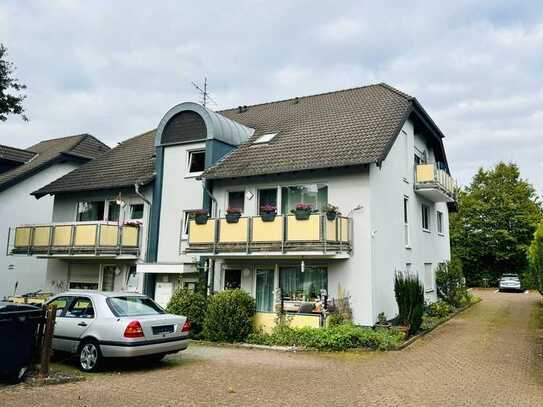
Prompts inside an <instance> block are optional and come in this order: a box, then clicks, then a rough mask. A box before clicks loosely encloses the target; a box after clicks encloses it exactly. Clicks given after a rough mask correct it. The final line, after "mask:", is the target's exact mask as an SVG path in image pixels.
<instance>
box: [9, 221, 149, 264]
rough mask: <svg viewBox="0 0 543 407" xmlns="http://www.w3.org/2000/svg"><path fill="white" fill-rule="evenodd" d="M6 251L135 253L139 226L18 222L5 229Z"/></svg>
mask: <svg viewBox="0 0 543 407" xmlns="http://www.w3.org/2000/svg"><path fill="white" fill-rule="evenodd" d="M8 236H9V239H8V242H9V243H8V253H9V254H25V255H30V256H31V255H56V254H60V255H77V254H87V255H101V254H110V255H111V254H114V255H121V254H132V255H139V251H140V226H139V225H138V224H118V223H117V222H73V223H51V224H40V225H20V226H16V227H13V228H10V229H9V232H8Z"/></svg>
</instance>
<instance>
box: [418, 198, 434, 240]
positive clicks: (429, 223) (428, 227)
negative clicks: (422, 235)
mask: <svg viewBox="0 0 543 407" xmlns="http://www.w3.org/2000/svg"><path fill="white" fill-rule="evenodd" d="M424 208H426V211H427V212H426V214H427V216H426V223H427V225H426V226H427V227H426V228H425V227H424V223H425V222H424V219H425V217H424ZM420 215H421V225H422V230H423V231H424V232H427V233H431V231H430V228H431V226H432V224H431V221H430V206H428V205H426V204H421V210H420Z"/></svg>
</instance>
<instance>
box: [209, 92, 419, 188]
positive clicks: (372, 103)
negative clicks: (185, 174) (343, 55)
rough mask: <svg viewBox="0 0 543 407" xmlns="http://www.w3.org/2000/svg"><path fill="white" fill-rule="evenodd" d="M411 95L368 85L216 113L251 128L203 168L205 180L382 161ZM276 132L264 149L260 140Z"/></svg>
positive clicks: (399, 125) (400, 124)
mask: <svg viewBox="0 0 543 407" xmlns="http://www.w3.org/2000/svg"><path fill="white" fill-rule="evenodd" d="M412 100H414V99H413V98H412V97H411V96H409V95H407V94H405V93H403V92H400V91H398V90H396V89H394V88H392V87H390V86H388V85H386V84H378V85H370V86H365V87H360V88H353V89H346V90H341V91H336V92H330V93H323V94H319V95H313V96H305V97H300V98H294V99H288V100H283V101H279V102H272V103H264V104H259V105H254V106H248V109H247V110H246V111H244V112H242V113H240V112H239V109H230V110H224V111H221V112H219V113H221V114H223V115H225V116H226V117H228V118H230V119H232V120H235V121H237V122H240V123H242V124H244V125H246V126H249V127H252V128H254V129H255V130H256V131H255V134H254V135H253V136H252V137H251V138H250V139H249V140H248V142H247V143H245V144H243V145H241V146H240V147H239V148H238V149H237V150H235V151H233V152H232V153H231V154H229V155H228V156H226V157H225V158H224V159H223V160H221V161H219V162H218V163H217V164H216V165H214V166H213V167H211V168H209V169H207V170H206V171H205V173H204V177H205V178H208V179H214V178H234V177H244V176H254V175H264V174H274V173H282V172H291V171H300V170H308V169H317V168H331V167H343V166H351V165H360V164H367V163H371V162H379V161H382V160H384V158H385V157H386V154H387V153H388V149H389V148H390V146H391V145H392V143H393V141H394V139H395V137H396V136H397V134H398V132H399V130H400V127H401V126H402V124H403V122H404V120H405V119H406V118H407V115H409V113H410V111H411V101H412ZM267 133H278V134H277V136H276V137H275V138H274V139H273V140H272V141H271V142H270V143H267V144H256V145H255V144H252V142H253V141H254V140H256V139H257V138H258V137H259V136H261V135H263V134H267Z"/></svg>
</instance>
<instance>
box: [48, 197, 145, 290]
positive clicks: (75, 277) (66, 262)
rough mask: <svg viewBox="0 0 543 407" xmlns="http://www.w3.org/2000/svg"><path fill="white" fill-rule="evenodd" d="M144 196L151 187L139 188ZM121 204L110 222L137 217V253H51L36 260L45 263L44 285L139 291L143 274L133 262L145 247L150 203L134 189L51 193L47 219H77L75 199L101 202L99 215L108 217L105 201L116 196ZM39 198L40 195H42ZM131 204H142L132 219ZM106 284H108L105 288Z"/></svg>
mask: <svg viewBox="0 0 543 407" xmlns="http://www.w3.org/2000/svg"><path fill="white" fill-rule="evenodd" d="M141 192H142V193H143V195H144V197H145V199H146V200H148V201H150V199H151V195H152V188H151V187H148V188H145V189H142V191H141ZM119 193H120V194H121V195H120V198H121V201H122V205H121V208H120V214H119V219H118V221H115V222H113V223H118V224H123V223H125V222H133V221H138V222H139V223H140V232H139V233H140V253H139V255H133V254H130V255H129V254H126V255H123V254H121V255H94V254H92V253H90V254H86V255H80V254H73V255H52V256H49V257H47V258H46V259H38V260H37V261H39V262H42V263H43V264H45V263H46V264H47V272H46V273H44V275H46V279H45V287H46V288H47V290H49V291H52V292H60V291H64V290H68V289H71V288H72V289H78V288H79V286H78V285H82V284H96V285H97V287H96V289H98V290H114V291H125V290H127V291H142V288H143V276H142V275H141V274H136V273H135V272H136V264H138V263H141V262H143V260H144V257H145V248H146V247H147V233H148V219H149V211H150V207H149V204H148V203H147V202H145V201H144V200H143V198H141V197H140V196H138V195H137V194H136V193H135V192H134V190H133V189H132V190H130V189H122V190H119V191H95V192H88V193H71V194H62V195H57V196H55V200H54V207H53V215H52V219H51V218H50V219H49V221H48V222H47V223H49V222H51V220H52V222H53V223H73V222H77V220H78V219H77V208H78V203H79V202H98V201H99V202H104V215H103V219H99V221H106V220H107V219H108V211H109V208H108V206H109V203H110V202H112V203H115V202H116V201H117V199H118V198H119ZM42 199H43V198H42ZM132 205H143V217H142V218H141V219H132V213H131V208H132ZM106 287H108V288H107V289H106Z"/></svg>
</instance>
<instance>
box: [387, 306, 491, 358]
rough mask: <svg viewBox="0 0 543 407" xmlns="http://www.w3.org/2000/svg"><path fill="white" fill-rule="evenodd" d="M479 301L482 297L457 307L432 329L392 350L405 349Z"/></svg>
mask: <svg viewBox="0 0 543 407" xmlns="http://www.w3.org/2000/svg"><path fill="white" fill-rule="evenodd" d="M479 302H481V299H480V298H478V299H477V300H475V301H473V302H471V303H469V304H468V305H465V306H463V307H462V308H459V309H457V310H456V311H454V312H453V313H452V314H450V315H449V316H447V317H446V318H444V319H442V320H441V321H439V322H438V323H437V324H435V325H434V326H433V327H431V328H430V329H428V330H426V331H423V332H421V333H419V334H418V335H415V336H412V337H411V338H409V339H408V340H407V341H405V342H404V343H402V344H401V345H400V346H398V347H397V348H395V349H391V351H400V350H403V349H405V348H407V347H408V346H409V345H411V344H412V343H413V342H416V341H417V340H418V339H420V338H422V337H423V336H425V335H428V334H429V333H430V332H432V331H433V330H434V329H436V328H438V327H440V326H441V325H443V324H444V323H445V322H449V321H450V320H451V319H453V318H454V317H455V316H457V315H458V314H460V313H462V312H464V311H465V310H467V309H468V308H471V307H472V306H474V305H475V304H478V303H479Z"/></svg>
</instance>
